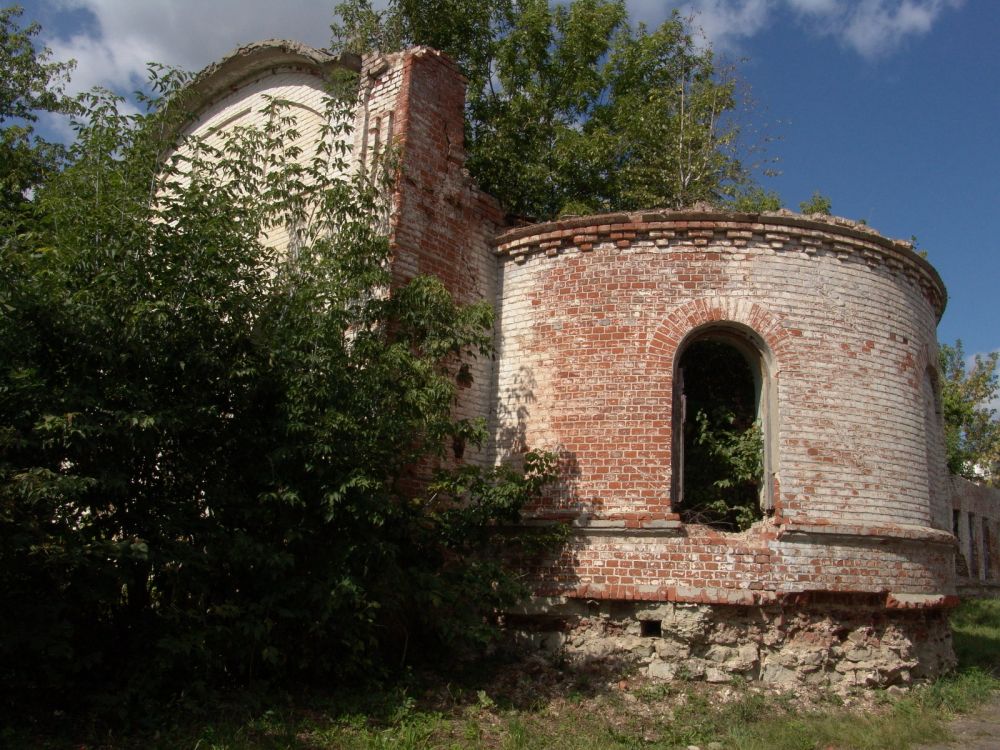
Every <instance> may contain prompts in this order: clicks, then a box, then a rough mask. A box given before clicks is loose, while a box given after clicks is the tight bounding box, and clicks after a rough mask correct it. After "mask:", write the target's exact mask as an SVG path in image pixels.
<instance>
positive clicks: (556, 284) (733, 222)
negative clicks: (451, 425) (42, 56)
mask: <svg viewBox="0 0 1000 750" xmlns="http://www.w3.org/2000/svg"><path fill="white" fill-rule="evenodd" d="M341 65H343V66H348V67H353V68H355V69H356V70H359V71H360V73H361V84H360V85H361V101H360V104H359V108H358V111H357V112H356V115H355V123H354V131H353V139H354V143H353V151H352V153H353V159H354V160H355V162H356V163H357V164H358V165H359V166H363V165H364V163H365V160H366V159H368V158H370V155H371V154H372V153H373V152H377V151H378V150H379V149H380V148H381V147H383V146H384V144H387V143H394V144H395V145H396V146H397V148H398V154H399V158H400V166H401V169H400V177H399V179H398V181H397V183H396V185H395V188H394V194H393V196H392V219H391V230H390V232H391V240H392V243H393V248H394V272H395V274H396V277H397V278H398V279H400V280H403V279H406V278H408V277H411V276H413V275H414V274H422V273H427V274H435V275H437V276H439V277H441V278H442V279H444V281H445V282H446V283H447V285H448V287H449V288H450V289H451V291H452V293H453V294H454V295H455V296H456V297H457V298H458V299H459V300H460V301H473V300H479V299H487V300H490V301H491V302H492V303H493V304H494V305H495V309H496V316H497V321H496V353H495V356H494V358H493V359H492V360H480V361H478V362H476V363H475V367H474V371H473V375H474V380H473V383H472V385H471V386H470V387H469V388H467V389H465V390H463V391H462V398H461V402H460V404H459V405H458V410H459V412H460V414H461V415H462V416H474V415H482V416H485V417H487V418H488V420H489V424H490V428H491V434H492V440H491V442H490V444H489V445H488V446H487V447H486V448H485V450H484V451H483V452H482V453H481V454H480V455H478V456H475V457H473V459H474V460H482V461H487V462H493V461H499V460H503V459H505V458H508V457H510V456H512V455H516V454H517V453H518V452H519V451H521V450H524V449H525V448H526V447H532V448H546V449H550V450H555V451H558V453H559V455H560V457H561V459H562V464H563V472H562V477H561V480H560V482H559V485H558V486H557V487H556V488H555V489H554V490H553V491H552V492H551V493H550V494H549V495H548V497H547V498H546V500H545V501H544V502H542V503H540V504H539V505H538V506H537V507H534V508H532V509H531V513H530V521H529V523H534V524H538V523H546V522H551V521H556V520H558V521H563V522H569V523H570V524H571V525H572V538H571V540H570V542H569V544H568V545H567V546H566V548H565V549H563V550H562V551H561V552H559V553H558V554H556V555H553V556H552V557H551V559H546V560H541V561H537V562H536V563H535V564H533V565H532V566H531V568H530V570H529V571H528V573H529V574H530V576H531V580H532V581H533V586H534V590H535V593H536V596H535V598H534V599H533V601H532V603H531V604H530V605H529V606H528V607H527V608H526V610H525V611H524V612H522V613H519V614H520V615H521V618H518V617H517V615H518V613H512V618H511V620H512V622H515V621H516V622H526V623H528V622H530V625H531V630H530V632H529V633H528V641H529V642H530V643H532V644H535V645H538V646H540V647H559V648H563V649H566V650H568V651H569V652H571V653H579V654H584V655H594V656H604V655H614V654H623V655H628V656H629V657H630V658H633V659H638V660H639V661H640V663H641V664H643V665H644V666H645V668H646V669H647V670H648V672H649V673H650V674H652V675H654V676H655V675H658V676H671V675H673V674H675V673H676V672H677V671H678V670H679V669H683V670H684V671H685V673H686V674H688V675H691V676H702V677H705V678H707V679H710V680H728V679H730V678H731V677H732V676H736V675H740V676H743V677H746V678H750V679H758V678H759V679H764V680H769V681H776V682H783V683H798V682H803V683H819V684H835V685H853V684H866V685H870V684H891V683H905V682H908V681H909V680H910V679H912V678H913V677H917V676H921V675H930V674H935V673H937V672H940V671H941V670H943V669H945V668H947V667H948V666H949V665H950V664H951V662H952V658H953V657H952V652H951V645H950V635H949V631H948V627H947V621H946V613H947V610H948V608H949V607H950V606H951V605H952V604H953V603H954V599H955V594H956V564H955V560H956V537H955V534H959V536H960V537H961V539H962V549H961V550H960V551H961V552H962V554H961V555H960V556H959V559H960V560H964V561H965V568H964V570H963V571H961V572H963V573H964V574H965V578H964V579H963V580H964V581H965V582H966V583H972V582H973V579H975V581H976V582H978V584H980V585H983V586H990V585H995V582H996V579H997V577H998V555H997V554H996V551H995V550H996V538H997V532H998V526H997V522H998V516H1000V514H998V510H997V508H998V505H1000V503H998V500H997V496H996V494H991V493H990V491H987V490H983V489H982V488H976V487H974V486H965V485H964V484H961V483H956V480H953V479H952V478H950V477H949V476H948V474H947V472H946V468H945V462H944V445H943V439H942V430H941V406H940V402H939V388H938V384H937V377H938V374H937V368H936V361H937V343H936V338H935V329H936V324H937V321H938V319H939V317H940V316H941V314H942V311H943V309H944V305H945V301H946V293H945V289H944V286H943V284H942V282H941V279H940V277H939V276H938V274H937V272H936V271H935V270H934V268H933V267H932V266H931V265H930V264H929V263H928V262H927V261H926V260H924V259H923V258H921V257H920V256H918V255H917V254H916V253H914V252H913V249H912V247H911V246H910V244H909V243H907V242H900V241H894V240H889V239H886V238H884V237H882V236H881V235H879V234H878V233H877V232H875V231H873V230H871V229H870V228H868V227H866V226H863V225H860V224H856V223H853V222H849V221H846V220H841V219H837V218H831V217H818V216H801V215H797V214H793V213H790V212H786V211H781V212H777V213H773V214H763V215H757V214H740V213H728V212H722V211H718V210H713V209H710V208H697V209H692V210H685V211H660V210H657V211H643V212H636V213H628V214H625V213H620V214H603V215H597V216H585V217H573V218H566V219H562V220H559V221H554V222H549V223H543V224H533V225H529V226H523V225H522V226H510V225H508V224H507V223H506V221H505V216H504V213H503V211H502V210H501V208H500V206H499V205H498V203H497V202H496V201H495V200H494V199H493V198H491V197H490V196H488V195H486V194H484V193H483V192H482V191H480V190H479V189H478V188H477V186H476V185H475V184H474V183H473V181H472V180H471V179H470V178H469V176H468V174H467V172H466V171H465V170H464V151H463V103H464V93H465V92H464V82H463V80H462V78H461V76H460V74H459V72H458V70H457V68H456V66H455V65H454V64H453V63H452V62H451V61H450V60H449V59H448V58H447V57H445V56H443V55H441V54H439V53H437V52H435V51H433V50H429V49H422V48H419V49H413V50H409V51H407V52H405V53H400V54H396V55H389V56H384V57H380V56H374V57H370V58H366V59H365V60H364V62H363V64H362V62H361V61H360V60H357V59H349V58H335V57H333V56H331V55H329V54H328V53H326V52H323V51H320V50H314V49H309V48H305V47H302V46H301V45H297V44H293V43H289V42H273V41H272V42H263V43H259V44H255V45H250V46H248V47H244V48H241V49H239V50H236V51H235V52H234V53H233V54H231V55H230V56H228V57H227V58H226V59H224V60H223V61H221V62H220V63H218V64H217V65H215V66H212V67H210V68H209V69H207V70H206V71H204V72H203V73H202V74H201V76H200V77H199V78H198V79H197V80H196V82H195V84H194V86H195V87H196V89H197V91H198V96H199V102H200V109H199V112H200V116H199V118H198V119H197V120H196V121H195V122H193V123H192V125H191V127H190V132H192V133H206V132H211V131H212V130H213V129H218V128H221V127H227V126H229V125H230V124H232V123H241V122H249V121H252V120H253V118H254V116H255V112H257V111H258V110H259V106H258V105H259V103H260V102H262V101H263V100H264V97H266V96H278V97H281V98H285V99H288V100H289V101H291V102H292V103H293V105H294V106H295V107H296V108H298V110H299V113H300V116H301V119H300V123H299V130H300V131H302V134H303V135H302V137H303V138H308V137H309V134H310V133H311V132H315V131H316V129H318V128H319V127H320V125H321V121H320V120H319V119H317V118H321V117H322V115H320V112H321V111H322V108H321V107H320V106H318V104H317V103H318V102H319V101H320V100H321V98H322V92H323V78H324V76H325V75H326V74H327V73H328V72H329V70H330V69H331V68H333V67H336V66H341ZM280 241H281V238H280V237H278V238H276V239H275V242H280ZM702 342H713V343H714V344H716V345H719V346H723V347H727V348H728V349H729V350H732V351H735V352H736V353H737V354H738V356H739V357H740V358H741V359H742V361H743V362H744V363H745V366H746V368H747V372H748V373H749V375H748V376H747V378H748V379H747V384H746V387H747V388H748V389H751V391H752V402H753V408H754V410H755V414H754V417H755V419H756V420H757V421H758V423H759V425H760V429H761V436H762V439H763V467H764V471H763V474H764V478H763V480H762V481H761V482H760V483H759V487H758V494H759V497H758V499H757V503H758V505H759V511H758V514H757V515H758V516H759V520H757V521H756V522H755V523H753V525H752V526H750V527H749V528H748V529H746V530H743V531H739V532H737V531H727V530H724V529H721V528H717V527H715V526H713V525H711V524H702V523H693V522H690V519H685V518H684V517H683V516H682V514H681V513H680V509H681V507H682V505H683V498H682V493H683V488H684V483H683V481H682V479H681V477H682V475H683V472H684V465H685V464H684V461H685V459H684V442H683V437H682V435H683V434H684V431H685V420H686V419H687V418H689V415H686V414H685V407H684V404H685V385H684V384H683V377H682V376H683V372H684V371H685V366H684V361H685V357H691V356H694V355H693V354H692V352H694V351H695V349H696V347H697V346H698V345H699V344H701V343H702ZM688 386H690V384H688ZM953 532H954V533H953ZM959 567H962V566H961V565H960V566H959ZM991 582H992V583H991ZM529 615H530V617H528V616H529Z"/></svg>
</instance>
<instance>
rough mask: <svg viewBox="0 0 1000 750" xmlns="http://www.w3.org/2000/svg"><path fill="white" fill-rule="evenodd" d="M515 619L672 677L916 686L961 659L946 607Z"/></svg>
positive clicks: (628, 607) (613, 609) (537, 642)
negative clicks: (953, 646)
mask: <svg viewBox="0 0 1000 750" xmlns="http://www.w3.org/2000/svg"><path fill="white" fill-rule="evenodd" d="M511 625H512V626H513V628H514V629H515V631H516V632H517V634H518V638H519V640H521V641H522V645H523V646H528V647H529V648H538V649H542V650H544V651H547V652H550V653H559V654H561V655H563V656H565V657H566V658H569V659H573V660H608V661H627V662H630V663H632V664H635V665H636V666H638V667H639V668H641V669H642V670H644V671H645V673H646V674H648V675H649V676H650V677H653V678H660V679H668V680H669V679H699V680H706V681H708V682H728V681H730V680H732V679H734V678H742V679H745V680H759V681H761V682H765V683H769V684H774V685H778V686H782V687H788V688H794V687H797V686H800V685H807V686H812V687H825V688H831V689H834V690H837V691H847V690H850V689H851V688H856V687H887V686H890V685H908V684H910V683H912V682H913V681H914V680H918V679H925V678H931V677H935V676H937V675H940V674H942V673H945V672H947V671H949V670H950V669H952V668H953V667H954V665H955V656H954V652H953V649H952V642H951V630H950V628H949V626H948V619H947V612H946V611H944V610H941V609H930V610H917V611H913V610H887V609H885V608H879V607H875V606H870V607H866V606H850V607H846V606H845V607H843V608H833V607H828V606H827V607H823V606H788V605H782V606H761V607H746V606H732V605H708V604H682V603H663V604H651V603H648V602H596V601H589V602H581V601H573V600H570V601H563V602H562V603H561V604H558V605H552V606H546V607H542V608H541V609H540V610H538V611H536V612H533V613H532V614H531V615H529V616H527V617H522V618H517V619H516V620H515V621H512V622H511Z"/></svg>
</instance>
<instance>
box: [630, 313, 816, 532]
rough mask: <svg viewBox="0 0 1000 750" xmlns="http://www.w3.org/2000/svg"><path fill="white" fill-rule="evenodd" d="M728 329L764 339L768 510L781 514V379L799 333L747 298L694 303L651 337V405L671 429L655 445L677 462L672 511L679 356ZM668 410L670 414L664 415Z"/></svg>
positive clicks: (765, 496) (647, 349)
mask: <svg viewBox="0 0 1000 750" xmlns="http://www.w3.org/2000/svg"><path fill="white" fill-rule="evenodd" d="M727 324H730V325H733V326H734V327H739V328H741V329H744V330H746V331H748V332H751V333H753V334H754V337H755V338H757V339H759V342H760V344H762V346H760V347H759V348H761V349H762V351H760V357H761V360H762V363H763V367H764V368H765V370H766V377H765V382H764V383H762V385H761V388H763V389H766V393H767V395H766V396H763V395H762V398H765V406H764V407H763V408H765V409H766V410H767V412H768V414H769V416H768V417H767V419H766V423H765V424H766V426H765V429H766V434H765V441H766V445H767V446H768V447H767V453H766V455H765V472H766V475H767V476H766V477H765V481H766V482H767V485H766V489H765V491H764V493H763V495H762V502H763V503H764V505H765V508H770V509H771V510H772V511H773V512H775V513H776V514H778V515H780V514H781V502H780V492H779V488H778V476H779V469H778V467H779V465H780V456H779V454H778V450H777V441H778V422H779V416H778V393H777V382H778V373H779V372H780V369H781V367H782V366H783V365H785V366H787V365H788V363H789V361H790V360H791V359H792V356H791V351H790V350H791V346H790V339H791V338H793V337H794V336H796V335H799V331H797V330H795V329H789V328H787V327H786V326H784V325H783V324H782V323H781V321H780V320H779V319H778V318H777V317H775V316H774V315H772V314H771V313H770V312H769V311H768V310H767V309H765V308H764V307H763V306H761V305H760V304H758V303H756V302H753V301H752V300H749V299H745V298H742V299H741V298H726V297H708V298H701V299H697V300H693V301H691V302H688V303H686V304H683V305H681V306H679V307H678V308H676V309H675V310H673V311H672V312H671V313H670V314H669V315H668V316H667V317H666V318H665V319H664V320H663V321H662V322H661V323H660V324H659V325H658V326H657V327H656V328H655V329H654V330H653V332H652V333H651V334H650V336H649V338H648V339H647V342H646V346H645V350H644V352H643V355H644V356H643V360H644V363H643V364H644V367H645V370H646V374H647V377H646V382H647V383H648V384H649V391H648V395H649V397H650V399H651V403H656V404H658V405H659V407H660V409H661V410H663V411H662V412H661V413H663V414H664V416H666V415H669V416H668V417H667V419H666V420H665V421H666V423H667V425H669V428H668V429H666V430H664V431H663V432H662V434H659V435H657V436H656V437H655V438H654V439H655V440H656V441H657V442H658V443H665V442H666V441H669V443H670V450H669V455H670V456H671V461H670V465H671V471H670V473H671V489H670V501H669V502H670V506H671V511H672V512H673V513H676V508H674V507H673V503H672V501H673V499H674V497H675V496H676V495H677V492H678V489H677V485H676V481H677V476H678V475H677V474H676V471H677V466H676V463H677V457H676V456H675V451H676V450H677V445H676V441H675V440H674V435H673V432H674V429H675V428H676V420H675V415H674V376H675V370H676V366H677V356H678V353H679V352H681V350H682V349H683V348H684V345H685V342H686V341H689V340H691V338H692V335H694V336H697V335H698V333H699V332H700V331H703V330H705V329H708V328H711V327H713V326H714V325H718V326H719V327H720V328H721V327H725V326H726V325H727ZM664 407H665V409H664Z"/></svg>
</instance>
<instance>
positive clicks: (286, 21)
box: [42, 0, 333, 92]
mask: <svg viewBox="0 0 1000 750" xmlns="http://www.w3.org/2000/svg"><path fill="white" fill-rule="evenodd" d="M42 2H44V3H47V4H48V5H49V7H50V8H53V9H55V10H56V11H57V12H58V10H80V9H83V10H86V11H89V12H91V13H92V14H93V15H94V17H95V18H96V31H97V34H96V35H95V34H94V33H93V32H94V29H93V28H85V29H79V30H75V29H65V28H56V29H51V28H50V29H45V32H46V34H47V37H46V39H45V42H46V44H47V45H48V46H49V47H51V48H52V50H53V52H54V53H55V55H56V58H57V59H68V58H73V59H76V60H77V68H76V71H75V73H74V75H73V90H74V91H80V90H86V89H89V88H90V87H91V86H94V85H101V86H105V87H107V88H111V89H113V90H116V91H120V92H122V91H131V90H132V89H133V88H135V87H136V85H137V84H139V83H141V82H142V81H143V80H145V77H146V63H148V62H150V61H154V62H159V63H164V64H167V65H174V66H178V67H182V68H185V69H188V70H192V71H195V70H200V69H201V68H203V67H204V66H205V65H207V64H209V63H210V62H212V61H213V60H217V59H219V58H220V57H222V56H223V55H225V54H226V53H227V52H228V51H230V50H231V49H233V48H235V47H237V46H239V45H240V44H244V43H246V42H251V41H255V40H259V39H267V38H272V37H274V38H289V39H295V40H298V41H301V42H305V43H306V44H311V45H313V46H317V47H325V46H327V45H328V44H329V42H330V28H329V27H330V23H331V21H332V20H333V10H332V8H333V2H317V0H283V1H282V2H280V3H278V2H272V1H271V0H259V1H258V0H253V1H251V0H42Z"/></svg>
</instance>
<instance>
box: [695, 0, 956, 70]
mask: <svg viewBox="0 0 1000 750" xmlns="http://www.w3.org/2000/svg"><path fill="white" fill-rule="evenodd" d="M964 1H965V0H690V2H688V3H687V4H686V5H684V6H683V8H684V10H685V12H690V13H693V14H694V16H695V24H696V26H698V27H699V28H700V29H701V30H702V31H703V32H704V34H705V36H706V37H707V38H708V39H709V40H710V41H711V42H712V44H713V45H714V46H715V47H717V48H720V49H724V50H732V49H734V48H736V47H738V44H739V41H740V40H741V39H746V38H748V37H751V36H754V35H755V34H757V33H759V32H760V31H762V30H763V29H764V28H766V27H767V26H768V25H769V24H771V23H773V22H774V21H775V17H776V15H777V13H778V11H779V10H786V11H789V12H791V14H792V15H793V16H794V17H795V18H796V20H797V22H798V23H799V25H800V26H802V27H803V28H804V29H805V30H806V31H807V32H811V33H814V34H820V35H824V36H833V37H835V38H836V39H838V40H839V41H840V43H841V44H843V45H844V46H846V47H847V48H849V49H851V50H853V51H855V52H857V53H858V54H860V55H862V56H863V57H865V58H868V59H874V58H877V57H880V56H884V55H887V54H890V53H892V52H894V51H895V50H897V49H898V48H899V47H900V46H902V45H903V44H904V43H905V42H906V41H907V40H908V39H911V38H914V37H919V36H922V35H924V34H926V33H928V32H929V31H930V30H931V29H932V28H933V26H934V24H935V23H936V22H937V21H938V20H939V18H940V17H941V15H942V14H943V13H945V12H946V11H947V10H949V9H954V8H958V7H961V5H962V4H963V3H964Z"/></svg>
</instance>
